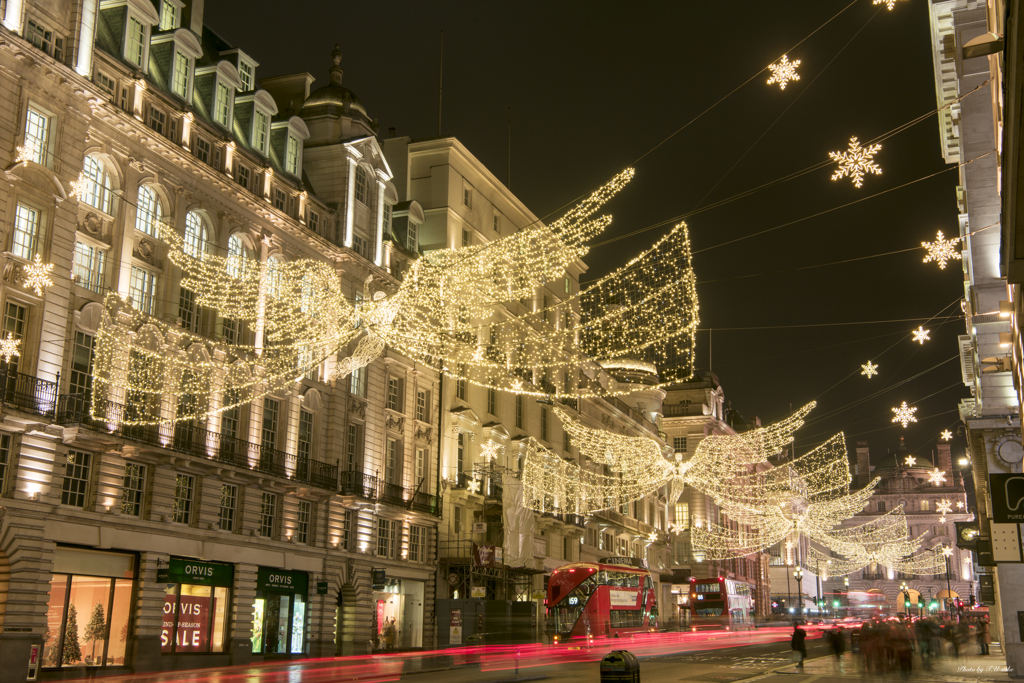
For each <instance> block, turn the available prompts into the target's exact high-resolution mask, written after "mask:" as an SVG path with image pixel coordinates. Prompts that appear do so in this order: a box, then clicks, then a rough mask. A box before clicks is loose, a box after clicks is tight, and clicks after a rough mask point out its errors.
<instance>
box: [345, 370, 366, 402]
mask: <svg viewBox="0 0 1024 683" xmlns="http://www.w3.org/2000/svg"><path fill="white" fill-rule="evenodd" d="M349 391H350V392H351V393H352V395H353V396H361V397H363V398H366V367H365V366H364V367H361V368H356V369H355V370H353V371H352V377H351V382H350V383H349Z"/></svg>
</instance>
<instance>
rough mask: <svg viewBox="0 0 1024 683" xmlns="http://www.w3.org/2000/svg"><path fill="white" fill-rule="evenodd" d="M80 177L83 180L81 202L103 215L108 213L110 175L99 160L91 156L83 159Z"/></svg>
mask: <svg viewBox="0 0 1024 683" xmlns="http://www.w3.org/2000/svg"><path fill="white" fill-rule="evenodd" d="M82 177H83V178H84V179H85V189H84V192H83V194H82V197H81V199H82V201H83V202H85V203H86V204H88V205H89V206H91V207H93V208H94V209H99V210H100V211H102V212H103V213H110V195H111V192H110V175H109V174H108V173H107V171H106V169H104V168H103V164H102V163H101V162H100V160H99V159H97V158H96V157H94V156H92V155H91V154H90V155H89V156H87V157H85V168H84V169H83V170H82Z"/></svg>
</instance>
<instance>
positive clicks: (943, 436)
mask: <svg viewBox="0 0 1024 683" xmlns="http://www.w3.org/2000/svg"><path fill="white" fill-rule="evenodd" d="M939 438H940V439H942V440H943V441H949V440H950V439H952V438H953V432H951V431H949V430H948V429H944V430H943V431H942V433H941V434H939Z"/></svg>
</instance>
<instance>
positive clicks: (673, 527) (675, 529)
mask: <svg viewBox="0 0 1024 683" xmlns="http://www.w3.org/2000/svg"><path fill="white" fill-rule="evenodd" d="M668 531H669V533H671V534H675V535H676V536H678V535H679V534H681V533H683V532H684V531H686V527H685V526H683V524H682V522H672V523H671V524H669V525H668Z"/></svg>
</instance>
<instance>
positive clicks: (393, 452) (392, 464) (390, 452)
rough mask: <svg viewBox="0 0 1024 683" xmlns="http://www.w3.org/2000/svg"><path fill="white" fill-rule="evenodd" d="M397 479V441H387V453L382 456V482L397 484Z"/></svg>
mask: <svg viewBox="0 0 1024 683" xmlns="http://www.w3.org/2000/svg"><path fill="white" fill-rule="evenodd" d="M397 477H398V440H397V439H388V440H387V452H386V453H385V454H384V481H385V482H386V483H388V484H397V483H398V481H397Z"/></svg>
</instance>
